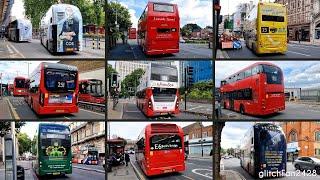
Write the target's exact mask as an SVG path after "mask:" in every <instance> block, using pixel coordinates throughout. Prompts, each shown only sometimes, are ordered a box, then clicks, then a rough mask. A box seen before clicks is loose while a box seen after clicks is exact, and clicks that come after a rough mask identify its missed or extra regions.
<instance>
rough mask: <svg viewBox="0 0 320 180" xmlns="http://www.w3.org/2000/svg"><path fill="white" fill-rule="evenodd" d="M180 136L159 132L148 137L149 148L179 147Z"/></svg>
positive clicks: (166, 148) (168, 148)
mask: <svg viewBox="0 0 320 180" xmlns="http://www.w3.org/2000/svg"><path fill="white" fill-rule="evenodd" d="M181 148H182V143H181V138H180V137H179V136H178V135H172V134H159V135H153V136H152V137H151V138H150V150H151V151H153V150H170V149H181Z"/></svg>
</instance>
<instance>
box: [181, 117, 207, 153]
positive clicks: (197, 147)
mask: <svg viewBox="0 0 320 180" xmlns="http://www.w3.org/2000/svg"><path fill="white" fill-rule="evenodd" d="M212 126H213V125H209V126H203V124H202V123H201V122H196V123H193V124H190V125H188V126H185V127H183V128H182V129H183V132H184V141H185V143H186V146H187V147H186V150H187V152H189V155H201V154H202V149H203V155H205V156H208V155H209V154H210V152H211V150H212V148H213V138H212V135H213V131H212V128H213V127H212ZM201 132H202V133H201Z"/></svg>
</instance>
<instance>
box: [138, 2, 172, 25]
mask: <svg viewBox="0 0 320 180" xmlns="http://www.w3.org/2000/svg"><path fill="white" fill-rule="evenodd" d="M153 4H161V5H172V6H173V8H174V9H173V13H178V6H177V4H172V3H166V2H152V1H149V2H148V4H147V5H146V8H147V7H149V6H152V5H153ZM151 12H155V11H153V9H151V10H150V9H148V13H151ZM161 13H171V12H161ZM143 14H144V11H143V12H142V14H141V16H140V18H139V20H140V19H141V18H142V16H143Z"/></svg>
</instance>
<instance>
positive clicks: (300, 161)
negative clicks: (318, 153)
mask: <svg viewBox="0 0 320 180" xmlns="http://www.w3.org/2000/svg"><path fill="white" fill-rule="evenodd" d="M293 164H294V167H295V168H296V169H297V170H300V171H303V170H311V171H312V170H316V173H317V174H320V159H318V158H314V157H307V156H304V157H298V158H297V159H296V160H295V161H294V163H293Z"/></svg>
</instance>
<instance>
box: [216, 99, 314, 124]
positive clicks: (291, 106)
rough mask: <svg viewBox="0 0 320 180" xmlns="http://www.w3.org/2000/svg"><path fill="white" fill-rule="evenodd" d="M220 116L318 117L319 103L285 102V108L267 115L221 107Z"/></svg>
mask: <svg viewBox="0 0 320 180" xmlns="http://www.w3.org/2000/svg"><path fill="white" fill-rule="evenodd" d="M221 111H222V117H221V119H252V120H259V119H274V120H279V119H281V120H283V119H287V120H288V119H289V120H303V119H310V120H315V119H319V113H320V105H319V104H313V103H299V102H286V109H285V110H284V111H281V112H278V113H275V114H272V115H268V116H250V115H242V114H240V113H239V112H235V111H231V110H227V109H223V108H222V109H221Z"/></svg>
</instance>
